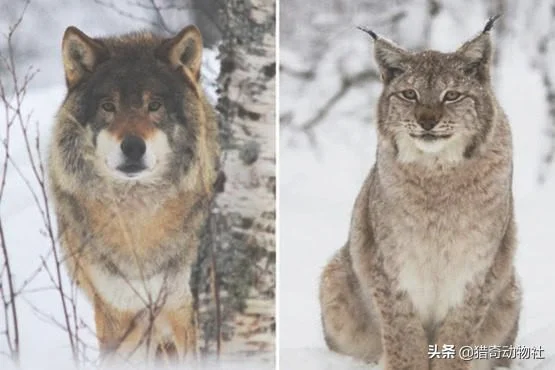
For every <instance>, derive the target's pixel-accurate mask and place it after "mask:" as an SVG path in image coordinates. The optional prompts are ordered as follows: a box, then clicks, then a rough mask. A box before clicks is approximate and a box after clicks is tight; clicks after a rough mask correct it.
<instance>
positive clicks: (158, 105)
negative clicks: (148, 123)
mask: <svg viewBox="0 0 555 370" xmlns="http://www.w3.org/2000/svg"><path fill="white" fill-rule="evenodd" d="M161 107H162V103H160V102H157V101H153V102H150V103H148V110H149V111H150V112H156V111H157V110H158V109H160V108H161Z"/></svg>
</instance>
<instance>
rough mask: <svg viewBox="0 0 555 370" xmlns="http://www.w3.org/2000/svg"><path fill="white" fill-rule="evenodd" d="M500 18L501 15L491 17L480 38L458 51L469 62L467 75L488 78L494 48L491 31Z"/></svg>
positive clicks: (467, 43) (468, 42) (465, 70)
mask: <svg viewBox="0 0 555 370" xmlns="http://www.w3.org/2000/svg"><path fill="white" fill-rule="evenodd" d="M499 17H500V16H499V15H496V16H495V17H491V18H490V19H489V20H488V22H487V23H486V26H485V27H484V30H483V31H482V32H481V33H480V34H479V35H478V36H476V37H474V38H473V39H471V40H469V41H467V42H465V43H464V44H463V45H462V46H461V47H460V48H458V49H457V51H456V53H457V54H459V55H460V56H462V57H464V59H465V60H466V62H467V63H466V64H467V65H466V66H465V68H464V73H465V74H466V75H469V76H475V77H477V78H479V79H481V80H482V79H487V78H488V76H489V69H490V64H491V60H492V57H493V46H492V42H491V37H490V33H489V31H490V30H491V28H492V27H493V24H494V22H495V21H496V20H497V19H498V18H499Z"/></svg>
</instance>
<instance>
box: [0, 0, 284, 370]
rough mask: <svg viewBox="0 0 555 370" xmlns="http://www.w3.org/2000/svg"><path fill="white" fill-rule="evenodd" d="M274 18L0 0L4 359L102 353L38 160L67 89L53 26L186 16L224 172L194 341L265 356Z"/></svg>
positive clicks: (138, 5)
mask: <svg viewBox="0 0 555 370" xmlns="http://www.w3.org/2000/svg"><path fill="white" fill-rule="evenodd" d="M275 20H276V2H275V0H254V1H253V0H229V1H227V0H225V1H224V0H124V1H115V0H82V1H69V0H40V1H32V0H17V1H10V0H0V142H1V143H2V145H1V146H0V242H1V247H2V253H0V277H1V279H0V293H1V294H0V298H1V299H2V305H0V317H2V319H0V363H2V368H4V367H3V365H4V364H7V365H8V366H11V365H14V364H17V363H21V364H22V365H23V366H24V367H25V366H28V367H30V368H68V366H70V365H71V363H72V362H73V363H85V364H89V365H90V364H98V363H99V359H98V348H97V344H96V338H95V335H94V322H93V312H92V307H91V305H90V303H89V302H87V300H86V299H85V298H84V297H83V296H81V293H80V292H79V291H78V290H77V289H76V288H75V286H74V285H73V284H71V282H70V281H69V279H68V277H67V273H66V271H65V268H64V266H63V264H61V261H60V258H59V257H58V256H57V253H56V249H55V248H56V247H57V240H56V237H51V235H56V226H55V222H51V221H49V219H50V218H49V217H50V216H49V211H48V210H49V209H50V207H51V204H50V201H49V198H48V191H47V187H48V185H47V183H46V179H45V177H44V173H43V168H42V166H43V165H44V160H45V158H46V155H45V153H46V147H47V143H48V140H49V137H50V132H51V127H52V123H53V121H54V115H55V111H56V109H57V108H58V107H59V105H60V104H61V102H62V100H63V98H64V96H65V82H64V76H63V68H62V58H61V41H62V35H63V32H64V30H65V29H66V27H68V26H70V25H74V26H76V27H78V28H79V29H81V30H82V31H83V32H85V33H86V34H87V35H89V36H92V37H95V36H99V37H101V36H110V35H117V34H123V33H128V32H131V31H138V30H149V31H153V32H156V33H158V34H161V35H163V36H166V37H170V36H173V35H174V34H176V33H177V32H179V31H180V30H181V29H182V28H183V27H185V26H186V25H188V24H196V25H197V26H198V27H199V28H200V30H201V33H202V35H203V40H204V46H205V50H204V55H203V67H202V77H203V84H204V86H205V90H206V92H207V95H208V98H209V100H210V101H211V102H212V103H213V104H214V105H215V106H216V107H217V111H218V113H219V117H220V129H221V130H220V132H221V135H220V136H221V145H222V148H223V156H222V159H221V163H220V168H221V171H222V173H223V174H224V177H225V179H226V181H225V183H220V186H219V193H218V194H217V196H216V198H215V200H214V205H213V211H212V215H211V218H210V220H209V222H207V225H206V232H205V234H204V236H203V242H202V246H201V248H200V251H199V260H198V263H197V265H196V267H195V269H194V271H193V276H192V280H191V285H192V289H193V294H194V295H195V298H196V305H197V307H196V308H197V313H198V317H199V320H198V322H199V328H200V330H199V346H200V351H201V353H203V354H205V355H207V358H220V359H227V360H228V361H229V362H226V363H225V365H218V363H215V364H214V365H213V366H214V368H220V366H223V367H222V368H226V369H227V368H233V367H234V366H237V367H239V366H241V364H243V363H244V362H245V361H247V360H245V357H250V358H251V360H249V361H252V363H251V362H249V366H250V367H251V368H253V369H254V368H261V369H262V368H273V362H274V355H275V354H274V351H275V347H274V341H275V339H274V338H275V331H276V323H275V321H276V320H275V307H274V305H275V285H276V283H275V281H276V280H275V279H276V277H275V270H276V268H275V261H276V248H275V217H276V205H275V193H276V177H275V160H276V158H275V113H276V112H275V104H274V102H275V89H276V85H275V80H276V62H275V47H276V45H275V27H276V21H275ZM220 65H221V66H224V67H225V68H220ZM184 283H186V282H184ZM252 358H254V359H252ZM9 359H11V360H12V361H10V360H9Z"/></svg>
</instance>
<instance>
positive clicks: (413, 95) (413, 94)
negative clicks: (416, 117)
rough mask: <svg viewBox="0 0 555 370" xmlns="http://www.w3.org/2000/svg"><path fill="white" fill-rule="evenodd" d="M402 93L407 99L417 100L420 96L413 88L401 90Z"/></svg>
mask: <svg viewBox="0 0 555 370" xmlns="http://www.w3.org/2000/svg"><path fill="white" fill-rule="evenodd" d="M401 95H402V96H403V98H405V99H407V100H416V99H417V98H418V94H417V93H416V91H414V90H413V89H408V90H404V91H401Z"/></svg>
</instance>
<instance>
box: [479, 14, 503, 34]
mask: <svg viewBox="0 0 555 370" xmlns="http://www.w3.org/2000/svg"><path fill="white" fill-rule="evenodd" d="M499 18H501V14H496V15H494V16H493V17H490V19H488V22H487V23H486V25H485V27H484V30H483V31H482V33H488V32H489V31H491V29H492V28H493V24H494V23H495V21H496V20H498V19H499Z"/></svg>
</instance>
